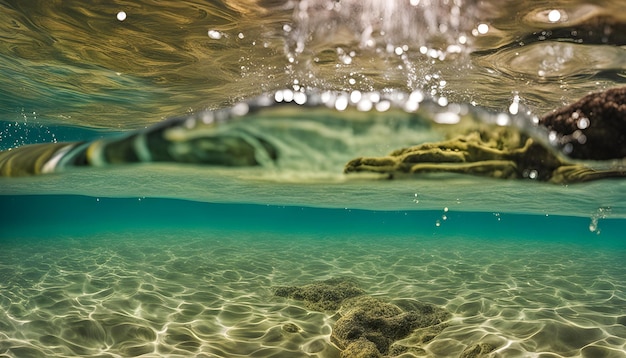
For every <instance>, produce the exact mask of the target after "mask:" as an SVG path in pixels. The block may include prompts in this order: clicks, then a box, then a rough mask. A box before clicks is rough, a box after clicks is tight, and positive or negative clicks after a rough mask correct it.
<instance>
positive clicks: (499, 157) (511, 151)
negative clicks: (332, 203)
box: [344, 127, 626, 183]
mask: <svg viewBox="0 0 626 358" xmlns="http://www.w3.org/2000/svg"><path fill="white" fill-rule="evenodd" d="M344 171H345V172H346V173H353V172H364V171H365V172H376V173H385V174H388V175H389V177H390V178H393V177H394V176H395V175H402V174H420V173H435V172H448V173H462V174H474V175H483V176H490V177H493V178H499V179H535V180H540V181H549V182H553V183H572V182H585V181H590V180H596V179H602V178H611V177H625V176H626V170H621V169H609V170H596V169H593V168H589V167H587V166H585V165H583V164H578V163H573V162H568V161H567V160H564V159H562V158H560V157H558V156H557V155H556V154H555V153H554V152H553V151H552V150H550V149H547V148H546V147H544V146H543V145H541V144H539V143H538V142H537V141H535V140H534V139H533V138H530V137H528V136H526V135H524V134H522V133H520V132H518V131H517V130H515V129H512V128H509V127H499V128H497V129H495V130H491V131H486V130H485V131H471V132H469V133H468V134H465V135H461V136H458V137H454V138H452V139H449V140H446V141H442V142H436V143H424V144H420V145H416V146H413V147H409V148H403V149H399V150H396V151H393V152H392V153H390V154H389V155H388V156H385V157H363V158H356V159H354V160H352V161H350V162H348V163H347V164H346V166H345V169H344Z"/></svg>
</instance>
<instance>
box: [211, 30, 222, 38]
mask: <svg viewBox="0 0 626 358" xmlns="http://www.w3.org/2000/svg"><path fill="white" fill-rule="evenodd" d="M208 34H209V37H210V38H212V39H213V40H219V39H221V38H222V33H221V32H219V31H216V30H209V32H208Z"/></svg>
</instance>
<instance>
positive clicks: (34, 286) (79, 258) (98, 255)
mask: <svg viewBox="0 0 626 358" xmlns="http://www.w3.org/2000/svg"><path fill="white" fill-rule="evenodd" d="M625 254H626V253H625V252H624V250H609V249H606V248H603V249H601V248H595V247H594V246H593V245H592V244H589V245H583V244H575V245H568V244H566V243H563V242H561V243H555V242H552V243H550V242H542V241H540V240H536V241H530V240H524V241H522V242H516V241H515V240H508V239H507V240H504V239H503V240H479V239H473V238H472V239H470V238H445V239H444V238H441V237H428V238H423V237H408V236H404V237H393V236H391V235H390V236H389V237H384V236H383V237H381V236H380V235H379V236H377V237H364V236H350V235H343V234H342V235H341V236H340V237H332V235H325V236H314V235H298V234H293V233H291V234H290V233H261V232H255V233H251V232H232V231H230V232H207V231H181V232H162V231H158V232H150V231H143V232H136V233H125V234H106V235H99V236H83V237H72V238H67V237H64V238H53V239H47V240H36V241H35V240H23V241H14V242H3V243H2V250H0V357H20V358H21V357H67V356H72V357H75V356H89V357H130V356H142V357H160V356H168V357H190V356H193V357H339V355H340V351H339V349H338V348H337V347H335V346H334V345H333V344H332V343H331V341H330V335H331V332H332V327H333V324H334V322H335V321H336V320H337V316H336V315H335V314H334V312H317V311H313V310H309V309H306V308H304V305H303V304H302V302H300V301H297V300H293V299H287V298H282V297H276V296H274V295H273V294H272V289H271V288H272V287H273V286H277V285H305V284H308V283H312V282H314V281H319V280H325V279H329V278H332V277H351V278H354V279H355V280H356V281H357V282H358V283H359V286H360V287H361V288H363V289H364V290H365V291H366V292H367V294H369V295H371V296H374V297H377V298H381V299H383V300H387V301H389V302H393V301H394V300H398V299H416V300H419V301H421V302H424V303H431V304H435V305H437V306H440V307H442V308H444V309H446V310H447V311H449V312H450V313H451V317H452V318H451V319H450V320H449V321H448V322H446V323H447V326H446V328H445V329H443V331H442V332H441V333H439V334H438V335H437V336H436V337H435V338H434V339H432V340H429V341H426V342H425V341H423V339H418V338H417V337H416V336H411V335H410V336H408V337H407V338H405V339H403V340H402V342H401V343H402V344H403V345H404V346H408V347H409V348H410V349H409V350H408V351H407V352H406V353H404V354H403V355H402V356H403V357H414V356H427V357H455V356H456V357H459V356H461V355H462V354H463V352H464V351H465V350H467V349H468V347H469V348H471V347H472V346H475V345H478V344H481V343H482V344H488V345H490V346H491V347H494V350H493V351H491V352H490V353H488V354H485V355H484V356H489V357H626V266H624V261H623V259H624V257H626V255H625Z"/></svg>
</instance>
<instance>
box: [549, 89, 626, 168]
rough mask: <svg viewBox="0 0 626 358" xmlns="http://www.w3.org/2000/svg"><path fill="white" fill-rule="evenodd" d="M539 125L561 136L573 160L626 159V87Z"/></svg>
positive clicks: (567, 109) (589, 97)
mask: <svg viewBox="0 0 626 358" xmlns="http://www.w3.org/2000/svg"><path fill="white" fill-rule="evenodd" d="M539 123H540V124H541V125H543V126H545V127H546V128H548V129H549V130H552V131H555V132H556V134H557V135H559V136H560V141H561V144H563V145H565V146H566V147H565V150H566V154H567V155H568V156H569V157H571V158H574V159H592V160H606V159H621V158H626V87H622V88H613V89H609V90H606V91H604V92H598V93H592V94H590V95H587V96H585V97H583V98H581V99H580V100H578V101H577V102H575V103H572V104H570V105H569V106H566V107H564V108H561V109H558V110H555V111H553V112H552V113H549V114H547V115H545V116H544V117H543V118H541V119H540V120H539Z"/></svg>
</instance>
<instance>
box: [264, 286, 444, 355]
mask: <svg viewBox="0 0 626 358" xmlns="http://www.w3.org/2000/svg"><path fill="white" fill-rule="evenodd" d="M273 291H274V294H275V295H276V296H280V297H288V298H293V299H297V300H301V301H303V304H304V305H305V306H306V307H308V308H311V309H315V310H321V311H334V310H338V312H337V313H338V316H339V317H340V318H339V319H338V320H337V322H336V323H335V325H334V327H333V330H332V334H331V340H332V342H333V343H334V344H335V345H336V346H337V347H338V348H339V349H341V351H342V353H341V357H343V358H350V357H371V358H374V357H384V356H395V355H399V354H402V353H403V352H405V351H408V350H409V348H408V347H405V346H402V345H400V344H397V343H395V342H396V341H398V340H400V339H403V338H406V337H407V336H409V335H410V334H412V333H413V332H414V331H416V330H418V329H420V338H421V341H422V342H427V341H429V340H431V339H432V338H434V336H435V335H436V334H437V333H438V332H440V331H441V330H442V329H443V328H444V327H445V323H444V322H445V321H446V320H447V319H448V318H449V317H450V313H448V312H447V311H445V310H443V309H441V308H439V307H436V306H434V305H430V304H425V303H420V302H418V301H414V300H400V301H398V302H396V303H388V302H385V301H383V300H381V299H378V298H375V297H372V296H368V295H366V294H365V292H364V291H363V290H362V289H360V288H359V287H358V286H357V284H356V282H354V281H353V280H351V279H347V278H335V279H330V280H326V281H321V282H315V283H312V284H309V285H305V286H301V287H296V286H278V287H274V288H273Z"/></svg>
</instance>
